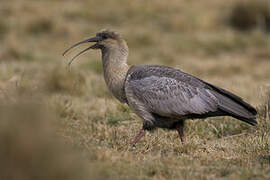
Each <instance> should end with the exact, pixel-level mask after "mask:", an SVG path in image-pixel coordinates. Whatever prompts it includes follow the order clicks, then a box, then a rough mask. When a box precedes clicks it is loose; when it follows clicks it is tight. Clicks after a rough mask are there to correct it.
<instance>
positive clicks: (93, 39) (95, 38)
mask: <svg viewBox="0 0 270 180" xmlns="http://www.w3.org/2000/svg"><path fill="white" fill-rule="evenodd" d="M100 40H101V39H100V37H93V38H89V39H86V40H84V41H81V42H78V43H76V44H74V45H72V46H71V47H70V48H68V49H66V50H65V51H64V52H63V56H64V55H65V54H66V53H67V52H68V51H70V50H71V49H72V48H74V47H77V46H78V45H80V44H84V43H88V42H98V41H100Z"/></svg>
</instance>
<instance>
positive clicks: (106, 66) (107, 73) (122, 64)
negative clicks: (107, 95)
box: [102, 49, 129, 102]
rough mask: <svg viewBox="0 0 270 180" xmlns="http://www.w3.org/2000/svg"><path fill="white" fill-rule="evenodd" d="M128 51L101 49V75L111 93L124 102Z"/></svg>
mask: <svg viewBox="0 0 270 180" xmlns="http://www.w3.org/2000/svg"><path fill="white" fill-rule="evenodd" d="M127 56H128V51H124V50H122V51H121V50H118V49H116V50H106V49H105V50H102V64H103V75H104V79H105V82H106V84H107V86H108V88H109V90H110V91H111V92H112V94H113V95H114V96H115V97H116V98H117V99H118V100H119V101H120V102H125V101H126V96H125V92H124V83H125V78H126V75H127V72H128V69H129V66H128V65H127Z"/></svg>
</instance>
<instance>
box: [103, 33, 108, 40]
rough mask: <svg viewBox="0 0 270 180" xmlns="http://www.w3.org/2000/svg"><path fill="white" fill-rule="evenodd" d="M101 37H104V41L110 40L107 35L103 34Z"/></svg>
mask: <svg viewBox="0 0 270 180" xmlns="http://www.w3.org/2000/svg"><path fill="white" fill-rule="evenodd" d="M101 37H102V39H108V38H109V36H108V35H107V34H102V35H101Z"/></svg>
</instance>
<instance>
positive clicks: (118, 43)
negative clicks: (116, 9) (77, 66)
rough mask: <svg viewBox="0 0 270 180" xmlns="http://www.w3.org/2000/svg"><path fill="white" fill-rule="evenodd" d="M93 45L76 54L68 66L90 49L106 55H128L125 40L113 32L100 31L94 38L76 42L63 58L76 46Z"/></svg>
mask: <svg viewBox="0 0 270 180" xmlns="http://www.w3.org/2000/svg"><path fill="white" fill-rule="evenodd" d="M93 42H94V43H95V44H94V45H91V46H89V47H88V48H86V49H84V50H83V51H81V52H80V53H78V54H77V55H75V56H74V57H73V58H72V59H71V61H70V62H69V64H71V62H72V61H73V60H74V59H75V58H76V57H78V56H79V55H81V54H82V53H84V52H86V51H88V50H90V49H100V50H101V51H102V53H106V52H109V51H119V52H122V53H123V54H128V47H127V44H126V42H125V40H124V39H123V38H122V37H121V36H120V34H118V33H117V32H115V31H112V30H107V29H105V30H101V31H99V32H97V33H96V36H95V37H92V38H89V39H86V40H84V41H81V42H78V43H76V44H74V45H72V46H71V47H70V48H68V49H67V50H66V51H65V52H64V53H63V56H64V55H65V54H66V53H67V52H68V51H69V50H71V49H72V48H74V47H77V46H78V45H81V44H84V43H93Z"/></svg>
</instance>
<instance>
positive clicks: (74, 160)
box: [0, 0, 270, 179]
mask: <svg viewBox="0 0 270 180" xmlns="http://www.w3.org/2000/svg"><path fill="white" fill-rule="evenodd" d="M249 2H250V1H245V3H249ZM262 2H264V1H262ZM119 4H121V6H119ZM238 6H239V3H238V1H236V0H229V1H224V2H223V1H213V0H206V1H203V2H198V1H180V2H179V1H176V0H172V1H170V2H166V1H162V0H157V1H143V0H138V1H132V2H131V1H125V0H119V1H117V2H116V1H115V0H106V1H105V0H100V1H92V0H89V1H87V0H82V1H71V0H69V1H61V0H55V1H53V0H50V1H35V0H27V1H22V0H13V1H3V2H1V6H0V15H1V16H0V43H1V49H0V100H1V101H0V102H1V103H0V135H1V136H0V144H1V147H2V148H1V150H0V157H1V158H0V159H1V163H0V169H1V172H0V174H1V175H0V179H108V178H110V179H269V178H270V173H269V172H270V154H269V153H270V137H269V131H270V120H269V112H270V110H269V106H270V104H269V98H270V95H269V88H270V87H269V85H270V81H269V79H270V71H269V67H270V61H269V59H270V53H269V52H270V43H269V42H270V37H269V34H268V31H267V30H266V31H265V30H264V29H262V28H261V26H255V27H254V28H251V29H250V30H249V31H241V28H240V30H234V29H233V28H232V27H231V26H228V21H227V20H228V17H233V16H234V15H235V14H233V13H235V11H233V9H234V7H236V8H237V7H238ZM245 7H246V6H245ZM248 7H249V6H248ZM265 7H268V6H265ZM262 9H264V8H262ZM265 9H266V11H265V10H263V11H265V12H261V10H259V8H258V9H256V13H257V14H260V13H265V14H266V15H265V18H267V17H268V15H267V12H268V10H267V8H265ZM247 17H249V16H246V17H243V18H247ZM265 27H266V26H265ZM102 28H113V29H116V30H118V31H119V32H121V34H122V35H123V36H124V37H125V39H126V40H127V42H128V44H129V47H130V56H129V62H130V63H131V64H163V65H169V66H173V67H176V68H180V69H182V70H183V71H185V72H189V73H191V74H193V75H196V76H199V77H200V78H202V79H204V80H207V81H209V82H211V83H213V84H216V85H218V86H221V87H223V88H225V89H228V90H230V91H232V92H234V93H236V94H238V95H240V96H242V97H244V99H245V100H247V101H248V102H250V103H251V104H253V105H254V106H256V107H257V108H258V110H259V115H258V122H259V125H258V126H256V127H250V126H248V125H246V124H243V123H241V122H239V121H237V120H235V119H233V118H230V117H219V118H210V119H206V120H194V121H188V123H187V128H186V135H187V137H186V138H187V144H186V145H184V146H183V145H182V144H181V143H180V142H179V139H178V136H177V133H175V132H172V131H165V130H161V129H159V130H157V131H155V132H153V133H148V134H147V135H146V136H145V137H144V138H143V139H142V141H140V142H139V143H138V145H137V147H136V148H132V147H131V146H129V142H130V140H131V139H132V138H133V137H134V136H135V135H136V133H137V132H138V130H139V129H140V127H141V121H140V119H139V118H138V117H137V116H136V115H134V113H133V112H132V111H131V110H130V109H129V108H128V107H127V106H126V105H121V104H120V103H119V102H117V101H116V99H115V98H113V97H112V96H111V94H110V93H109V92H108V90H107V88H106V86H105V83H104V80H103V78H102V67H101V62H100V52H94V51H92V52H90V51H89V52H88V53H87V54H86V55H84V56H81V57H80V58H79V59H78V60H77V61H75V62H74V63H73V66H72V68H71V70H70V69H69V68H68V67H67V62H68V59H65V58H63V57H62V56H61V53H62V52H63V51H64V49H65V48H67V47H68V46H70V45H71V44H73V43H74V42H77V41H79V40H82V39H85V38H87V37H89V36H92V35H94V34H95V33H96V31H98V30H100V29H102ZM81 48H83V47H81ZM76 52H77V50H76ZM76 52H74V51H73V52H72V53H71V55H70V56H69V57H72V55H73V54H75V53H76ZM69 57H68V58H69ZM2 171H3V172H2ZM11 172H12V173H11Z"/></svg>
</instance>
